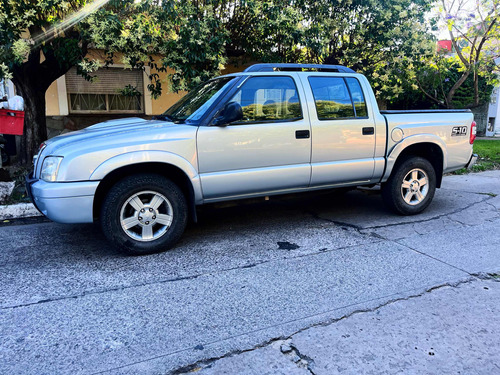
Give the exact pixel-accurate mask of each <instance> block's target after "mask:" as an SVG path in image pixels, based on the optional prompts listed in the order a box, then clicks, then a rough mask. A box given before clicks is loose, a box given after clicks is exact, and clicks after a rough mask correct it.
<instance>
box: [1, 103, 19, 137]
mask: <svg viewBox="0 0 500 375" xmlns="http://www.w3.org/2000/svg"><path fill="white" fill-rule="evenodd" d="M23 124H24V111H14V110H12V109H0V134H13V135H23Z"/></svg>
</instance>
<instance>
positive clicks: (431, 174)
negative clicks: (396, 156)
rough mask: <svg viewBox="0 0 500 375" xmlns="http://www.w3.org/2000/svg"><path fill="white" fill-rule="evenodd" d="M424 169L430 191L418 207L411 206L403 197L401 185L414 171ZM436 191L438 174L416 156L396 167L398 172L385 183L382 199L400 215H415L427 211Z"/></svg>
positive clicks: (428, 163) (429, 164) (427, 162)
mask: <svg viewBox="0 0 500 375" xmlns="http://www.w3.org/2000/svg"><path fill="white" fill-rule="evenodd" d="M415 168H419V169H422V170H423V171H424V172H425V173H426V174H427V177H428V185H429V191H428V192H427V195H426V196H425V198H424V200H423V201H422V202H421V203H419V204H417V205H413V206H412V205H409V204H408V203H406V202H405V201H404V199H403V197H402V196H401V184H402V182H403V179H404V177H405V176H406V175H407V174H408V172H410V171H411V170H412V169H415ZM435 191H436V172H435V170H434V167H433V166H432V164H431V163H430V162H429V161H428V160H427V159H424V158H421V157H418V156H414V157H409V158H407V159H406V160H404V161H402V162H401V163H399V164H397V165H396V170H395V171H394V173H393V174H392V175H391V177H390V178H389V180H388V181H387V182H386V183H385V185H384V186H383V189H382V197H383V199H384V202H385V203H386V204H387V206H389V208H391V209H392V210H393V211H394V212H396V213H398V214H400V215H415V214H418V213H420V212H422V211H423V210H425V209H426V208H427V207H428V206H429V204H431V202H432V199H433V198H434V193H435Z"/></svg>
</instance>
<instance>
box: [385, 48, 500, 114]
mask: <svg viewBox="0 0 500 375" xmlns="http://www.w3.org/2000/svg"><path fill="white" fill-rule="evenodd" d="M483 67H484V69H483V70H482V71H481V72H479V73H478V89H479V90H478V94H479V105H482V104H484V103H487V102H488V101H489V100H490V97H491V93H492V91H493V88H494V87H495V86H496V85H497V84H498V77H497V75H496V74H495V73H494V70H493V66H492V62H485V63H484V65H483ZM463 72H464V68H463V66H462V65H461V64H460V60H459V59H458V57H456V56H446V55H437V54H434V55H431V56H427V57H423V58H421V59H420V60H419V61H414V62H413V63H412V64H411V65H410V66H409V67H408V69H405V71H403V72H402V78H403V82H405V83H406V84H404V85H403V88H404V90H403V93H402V95H400V96H398V97H397V98H394V99H392V100H390V101H389V104H388V108H390V109H392V108H394V109H424V108H446V107H452V108H472V107H474V106H476V104H475V91H474V75H469V76H468V77H467V78H466V80H465V81H464V82H463V84H462V85H461V86H460V87H458V88H457V89H456V92H455V94H454V96H453V98H452V100H451V102H450V103H447V98H446V96H447V94H448V93H449V91H450V90H451V89H452V87H453V85H454V84H455V83H456V82H457V81H458V80H459V79H460V77H461V76H462V74H463ZM424 92H425V93H427V94H428V95H429V96H426V95H425V94H424ZM430 97H432V98H430Z"/></svg>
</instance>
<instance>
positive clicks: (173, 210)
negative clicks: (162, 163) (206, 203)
mask: <svg viewBox="0 0 500 375" xmlns="http://www.w3.org/2000/svg"><path fill="white" fill-rule="evenodd" d="M186 224H187V203H186V199H185V197H184V195H183V194H182V191H181V190H180V189H179V187H178V186H177V185H176V184H174V183H173V182H172V181H170V180H168V179H167V178H165V177H163V176H160V175H154V174H141V175H134V176H130V177H127V178H125V179H123V180H121V181H119V182H118V183H117V184H116V185H114V186H113V187H112V188H111V189H110V191H109V192H108V194H107V196H106V198H105V199H104V203H103V205H102V209H101V226H102V230H103V232H104V235H105V236H106V237H107V239H108V240H109V241H110V242H111V243H113V244H114V245H116V246H117V247H118V248H119V249H120V250H122V251H123V252H125V253H126V254H130V255H143V254H151V253H157V252H160V251H164V250H167V249H169V248H171V247H172V246H173V245H174V244H175V243H176V242H177V241H178V240H179V239H180V237H181V235H182V233H183V232H184V229H185V227H186Z"/></svg>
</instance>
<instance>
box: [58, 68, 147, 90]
mask: <svg viewBox="0 0 500 375" xmlns="http://www.w3.org/2000/svg"><path fill="white" fill-rule="evenodd" d="M91 75H92V76H97V77H96V78H95V79H94V81H93V82H89V81H86V80H85V79H84V78H83V77H82V76H80V75H79V74H77V73H76V68H71V69H70V70H69V71H68V73H66V90H67V92H68V94H118V93H119V91H120V90H122V89H123V88H124V87H125V86H126V85H131V86H133V87H135V88H136V89H137V91H139V92H140V93H141V95H142V96H144V82H143V79H142V70H131V69H123V68H99V69H98V70H97V72H95V73H93V74H91Z"/></svg>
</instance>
